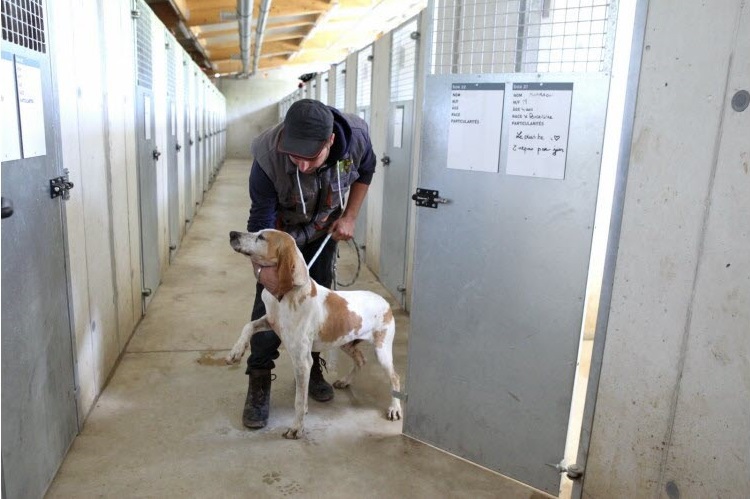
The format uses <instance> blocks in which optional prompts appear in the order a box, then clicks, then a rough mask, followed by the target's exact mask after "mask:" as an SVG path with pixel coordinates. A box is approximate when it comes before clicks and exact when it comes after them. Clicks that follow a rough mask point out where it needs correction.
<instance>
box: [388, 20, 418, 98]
mask: <svg viewBox="0 0 750 499" xmlns="http://www.w3.org/2000/svg"><path fill="white" fill-rule="evenodd" d="M416 31H417V20H416V19H414V20H412V21H409V22H407V23H406V24H404V25H403V26H401V27H400V28H398V29H397V30H395V31H394V32H393V43H392V47H391V102H401V101H408V100H412V99H414V73H415V71H416V68H417V42H416V40H415V39H413V38H412V33H414V32H416Z"/></svg>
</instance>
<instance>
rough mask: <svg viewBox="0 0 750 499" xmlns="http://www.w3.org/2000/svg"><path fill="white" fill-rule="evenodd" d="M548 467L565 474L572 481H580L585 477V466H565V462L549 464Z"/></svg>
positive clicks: (574, 464) (575, 464)
mask: <svg viewBox="0 0 750 499" xmlns="http://www.w3.org/2000/svg"><path fill="white" fill-rule="evenodd" d="M547 466H549V467H551V468H555V469H556V470H557V472H558V473H565V475H567V477H568V478H570V479H571V480H578V479H580V478H581V477H582V476H583V471H584V469H583V466H581V465H580V464H578V463H573V464H569V465H565V462H564V461H561V462H560V463H558V464H550V463H547Z"/></svg>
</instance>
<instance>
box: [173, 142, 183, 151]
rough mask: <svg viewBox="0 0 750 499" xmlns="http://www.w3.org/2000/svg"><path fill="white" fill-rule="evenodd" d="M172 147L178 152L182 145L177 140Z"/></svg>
mask: <svg viewBox="0 0 750 499" xmlns="http://www.w3.org/2000/svg"><path fill="white" fill-rule="evenodd" d="M174 148H175V149H177V152H180V151H181V150H182V146H181V145H180V143H179V142H178V143H176V144H175V146H174Z"/></svg>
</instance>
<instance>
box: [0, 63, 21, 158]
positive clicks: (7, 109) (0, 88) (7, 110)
mask: <svg viewBox="0 0 750 499" xmlns="http://www.w3.org/2000/svg"><path fill="white" fill-rule="evenodd" d="M0 103H2V141H3V142H2V146H1V147H2V160H3V161H13V160H15V159H21V136H20V132H21V130H20V127H19V122H18V94H16V73H15V70H14V64H13V54H11V53H9V52H3V53H2V59H0Z"/></svg>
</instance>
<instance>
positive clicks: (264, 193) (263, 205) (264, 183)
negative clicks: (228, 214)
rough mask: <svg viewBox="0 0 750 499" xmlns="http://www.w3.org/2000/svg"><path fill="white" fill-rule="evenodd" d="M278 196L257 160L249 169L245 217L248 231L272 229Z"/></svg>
mask: <svg viewBox="0 0 750 499" xmlns="http://www.w3.org/2000/svg"><path fill="white" fill-rule="evenodd" d="M278 203H279V197H278V195H277V194H276V187H275V186H274V185H273V182H272V181H271V179H270V178H268V175H266V172H264V171H263V169H262V168H261V167H260V165H259V164H258V162H257V161H253V166H252V168H251V170H250V216H249V217H248V219H247V230H248V232H257V231H259V230H261V229H272V228H274V227H275V225H276V210H277V205H278Z"/></svg>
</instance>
